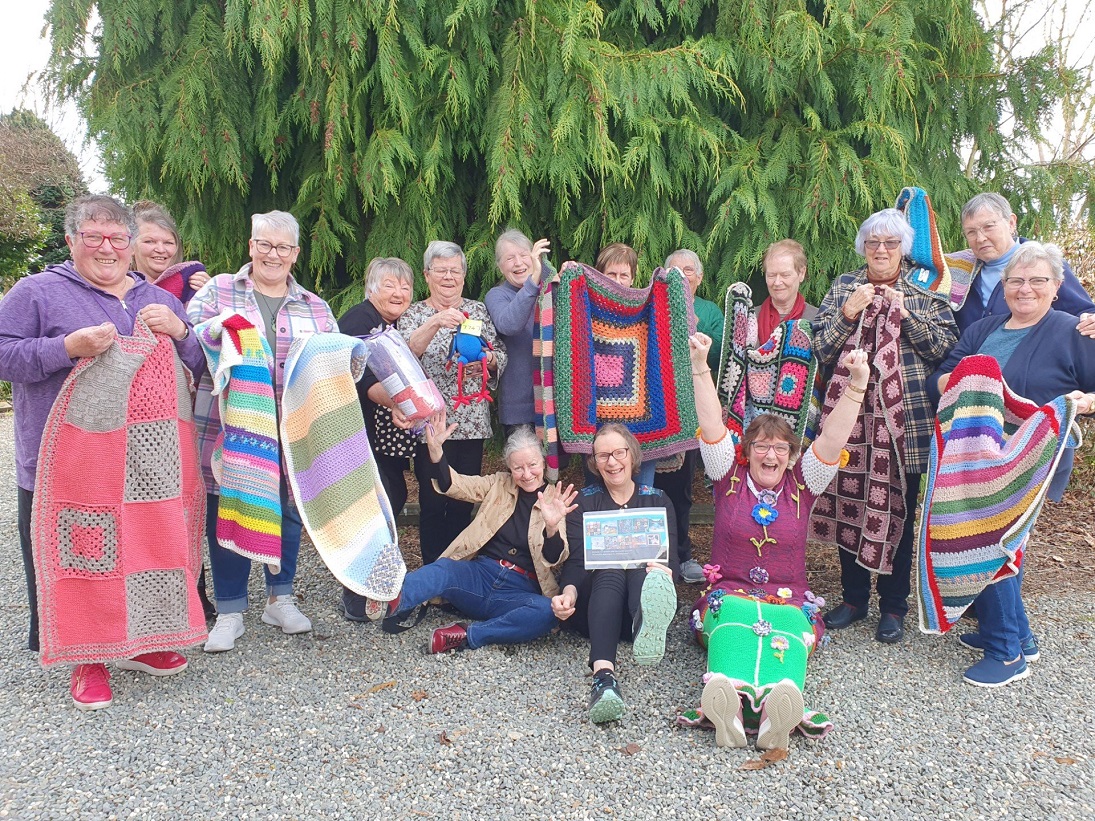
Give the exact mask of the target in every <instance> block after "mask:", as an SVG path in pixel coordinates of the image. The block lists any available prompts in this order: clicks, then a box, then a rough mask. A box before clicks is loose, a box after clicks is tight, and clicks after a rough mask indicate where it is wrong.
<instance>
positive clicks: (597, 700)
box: [589, 574, 660, 724]
mask: <svg viewBox="0 0 1095 821" xmlns="http://www.w3.org/2000/svg"><path fill="white" fill-rule="evenodd" d="M659 575H660V574H659ZM623 716H624V699H623V696H621V695H620V685H619V684H618V683H617V682H616V675H615V673H613V672H612V671H611V670H598V671H597V672H596V673H594V674H593V689H592V691H590V694H589V720H590V721H592V722H593V723H594V724H604V723H606V722H608V721H619V720H620V719H621V718H623Z"/></svg>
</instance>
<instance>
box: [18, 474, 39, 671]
mask: <svg viewBox="0 0 1095 821" xmlns="http://www.w3.org/2000/svg"><path fill="white" fill-rule="evenodd" d="M18 491H19V495H18V500H17V502H16V510H17V512H18V515H19V549H20V550H21V551H22V553H23V573H24V574H25V575H26V577H27V603H28V604H29V605H30V635H29V637H28V638H27V649H28V650H33V651H34V652H36V653H37V652H38V581H37V578H36V577H35V574H34V552H33V551H32V549H31V543H30V512H31V508H32V507H33V506H34V491H31V490H24V489H23V488H18Z"/></svg>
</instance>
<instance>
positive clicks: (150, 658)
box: [117, 650, 186, 676]
mask: <svg viewBox="0 0 1095 821" xmlns="http://www.w3.org/2000/svg"><path fill="white" fill-rule="evenodd" d="M117 666H118V667H119V668H121V669H122V670H136V671H138V672H140V673H148V674H149V675H150V676H173V675H175V673H181V672H182V671H183V670H185V669H186V658H185V657H184V656H181V655H179V654H178V653H173V652H171V651H170V650H166V651H161V652H158V653H141V654H140V655H139V656H134V657H133V658H131V659H123V660H122V661H119V662H118V663H117Z"/></svg>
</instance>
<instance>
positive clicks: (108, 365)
mask: <svg viewBox="0 0 1095 821" xmlns="http://www.w3.org/2000/svg"><path fill="white" fill-rule="evenodd" d="M192 393H193V380H192V378H191V375H190V373H189V371H187V370H186V368H185V367H184V366H183V364H182V362H181V361H180V360H179V358H178V356H177V355H176V353H175V346H174V344H173V343H172V341H171V339H170V338H168V337H166V336H163V335H161V334H153V333H152V331H150V330H149V329H148V326H147V325H145V324H144V322H143V321H142V320H140V319H138V320H137V321H136V323H135V324H134V328H133V336H130V337H125V336H119V337H116V338H115V340H114V342H113V343H112V344H111V346H110V348H108V349H107V350H106V351H105V352H104V353H102V354H100V355H99V356H97V357H94V358H86V359H81V360H80V361H79V362H78V363H77V365H76V367H75V368H73V369H72V372H71V373H70V374H69V376H68V378H67V379H66V380H65V382H64V385H63V386H62V387H61V391H60V393H58V395H57V399H56V401H55V402H54V404H53V408H52V410H51V411H50V414H49V418H48V419H47V420H46V426H45V432H44V434H43V436H42V447H41V450H40V451H39V457H38V474H37V477H36V481H35V485H34V508H33V512H32V523H31V538H32V544H33V547H34V568H35V572H36V573H37V578H38V612H39V617H40V620H41V661H42V664H43V666H49V665H53V664H84V663H95V662H104V661H112V660H117V659H127V658H132V657H133V656H135V655H138V654H140V653H149V652H155V651H159V650H174V649H178V648H180V647H185V646H188V645H191V644H195V643H197V642H200V641H202V640H203V639H204V638H205V635H206V632H205V617H204V615H203V613H202V606H201V602H200V601H199V600H198V594H197V588H196V587H195V581H196V578H197V572H198V568H199V567H201V556H202V538H203V533H204V531H203V526H204V523H205V488H204V486H203V484H202V479H201V473H200V472H199V470H200V469H199V465H198V451H197V442H196V439H195V430H194V415H193V410H192V406H191V402H192V398H191V397H192Z"/></svg>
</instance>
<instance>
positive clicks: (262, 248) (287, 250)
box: [253, 239, 297, 257]
mask: <svg viewBox="0 0 1095 821" xmlns="http://www.w3.org/2000/svg"><path fill="white" fill-rule="evenodd" d="M253 242H254V243H255V250H256V251H258V252H259V253H260V254H269V253H270V251H276V252H277V255H278V256H279V257H287V256H289V255H290V254H291V253H293V249H294V248H296V247H297V246H295V245H289V244H287V243H284V242H283V243H282V244H281V245H274V243H272V242H267V241H266V240H264V239H256V240H253Z"/></svg>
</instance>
